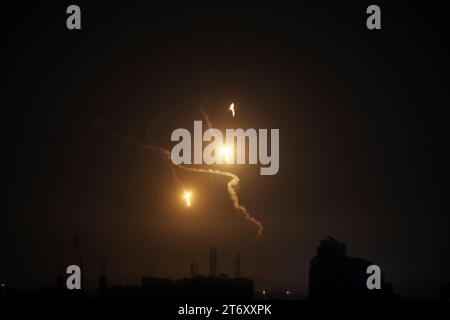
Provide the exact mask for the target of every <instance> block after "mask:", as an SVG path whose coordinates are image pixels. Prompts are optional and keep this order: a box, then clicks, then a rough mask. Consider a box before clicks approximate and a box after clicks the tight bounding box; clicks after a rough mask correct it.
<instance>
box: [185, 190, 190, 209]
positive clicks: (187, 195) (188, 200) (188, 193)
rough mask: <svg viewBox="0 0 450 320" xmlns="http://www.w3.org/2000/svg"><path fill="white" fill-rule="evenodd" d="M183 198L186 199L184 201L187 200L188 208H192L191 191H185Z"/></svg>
mask: <svg viewBox="0 0 450 320" xmlns="http://www.w3.org/2000/svg"><path fill="white" fill-rule="evenodd" d="M183 198H184V200H186V205H187V206H188V207H190V206H191V193H190V192H189V191H185V192H184V196H183Z"/></svg>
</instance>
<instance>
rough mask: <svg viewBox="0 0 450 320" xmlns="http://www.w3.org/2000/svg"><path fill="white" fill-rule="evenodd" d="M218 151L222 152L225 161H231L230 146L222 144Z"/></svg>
mask: <svg viewBox="0 0 450 320" xmlns="http://www.w3.org/2000/svg"><path fill="white" fill-rule="evenodd" d="M220 153H221V154H222V157H223V159H224V160H225V162H226V163H231V160H232V159H231V157H232V152H231V148H230V147H228V146H226V145H224V146H222V147H221V148H220Z"/></svg>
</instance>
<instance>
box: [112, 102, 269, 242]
mask: <svg viewBox="0 0 450 320" xmlns="http://www.w3.org/2000/svg"><path fill="white" fill-rule="evenodd" d="M200 113H201V114H202V116H203V117H204V118H205V121H206V123H207V125H208V128H211V127H212V122H211V120H210V118H209V116H208V114H207V113H206V112H205V111H204V110H203V109H202V108H200ZM158 117H160V116H158ZM155 120H156V119H153V121H152V122H151V124H153V123H154V122H155ZM114 136H116V137H118V138H120V139H122V140H125V141H127V142H131V143H133V144H135V145H137V146H139V147H142V148H146V149H149V150H152V151H154V152H157V153H159V154H160V155H161V156H162V157H163V158H164V162H165V163H166V164H167V165H168V166H169V168H170V170H171V172H172V176H173V177H174V179H175V180H176V182H177V183H178V184H180V185H181V186H182V187H183V182H182V181H181V179H180V178H179V177H178V175H177V173H176V171H175V168H180V169H181V170H185V171H190V172H197V173H205V174H214V175H219V176H223V177H228V178H230V180H229V181H228V183H227V191H228V194H229V195H230V199H231V203H232V205H233V207H234V208H235V209H236V211H238V212H240V213H241V214H242V215H243V216H244V218H245V219H246V220H248V221H250V222H251V223H253V224H254V225H255V227H256V228H257V232H256V236H255V240H256V239H258V238H259V237H261V235H262V233H263V230H264V226H263V224H262V223H261V221H259V220H257V219H256V218H255V217H253V216H252V215H251V214H250V212H249V211H248V210H247V208H246V207H244V206H243V205H241V204H240V202H239V196H238V194H237V191H236V188H237V187H238V186H239V182H240V179H239V177H238V176H237V175H235V174H234V173H231V172H228V171H221V170H217V169H202V168H194V167H186V166H184V165H175V164H174V163H173V162H172V158H171V155H170V151H169V150H167V149H165V148H163V147H161V146H158V145H154V143H153V140H152V138H151V134H150V135H149V140H150V141H151V142H152V144H148V143H144V142H142V141H139V140H137V139H135V138H132V137H129V136H124V135H120V134H117V133H114ZM183 189H184V187H183Z"/></svg>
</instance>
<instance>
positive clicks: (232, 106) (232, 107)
mask: <svg viewBox="0 0 450 320" xmlns="http://www.w3.org/2000/svg"><path fill="white" fill-rule="evenodd" d="M228 110H230V111H231V113H232V114H233V118H234V115H235V112H234V103H232V104H231V105H230V109H228Z"/></svg>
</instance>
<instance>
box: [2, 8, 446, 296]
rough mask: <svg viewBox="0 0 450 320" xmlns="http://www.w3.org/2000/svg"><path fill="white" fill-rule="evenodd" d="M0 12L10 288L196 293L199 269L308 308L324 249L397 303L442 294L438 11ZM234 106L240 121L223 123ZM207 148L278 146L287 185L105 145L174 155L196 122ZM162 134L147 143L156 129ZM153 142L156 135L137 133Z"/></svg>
mask: <svg viewBox="0 0 450 320" xmlns="http://www.w3.org/2000/svg"><path fill="white" fill-rule="evenodd" d="M242 2H243V1H241V2H240V3H235V4H233V3H231V2H228V1H226V2H222V3H216V2H215V1H214V2H213V1H210V2H206V3H200V2H195V4H194V3H193V2H192V1H190V2H186V3H183V4H170V5H169V4H168V5H166V6H162V4H160V5H159V6H156V5H153V4H150V3H147V2H144V1H142V2H132V3H128V2H125V1H120V2H113V3H110V2H106V3H103V4H101V3H96V4H93V3H92V2H91V3H88V2H86V3H85V2H78V1H77V2H76V4H78V5H79V6H80V7H81V11H82V30H80V31H69V30H67V28H66V18H67V14H66V13H65V12H66V7H67V6H68V5H70V4H72V2H66V1H59V2H58V3H48V2H47V3H46V2H39V3H36V2H33V3H32V4H30V5H28V6H26V5H24V4H22V3H21V4H20V5H19V4H2V14H1V18H0V21H1V32H2V34H3V35H2V55H1V65H2V67H1V70H2V78H3V81H4V83H3V85H2V93H1V102H0V104H1V109H2V116H1V120H2V129H3V135H2V142H3V148H2V149H3V157H2V159H3V161H2V168H3V172H2V182H3V183H2V188H3V189H2V210H1V215H2V217H1V273H2V274H4V275H5V276H6V277H7V278H8V279H9V280H10V281H11V282H13V283H15V284H17V286H21V287H31V286H40V285H54V284H55V281H56V275H57V274H58V273H62V272H64V270H65V267H66V266H67V265H69V264H73V263H77V262H78V256H77V252H76V248H75V244H74V240H73V239H74V235H78V237H79V239H80V244H81V251H82V255H83V259H84V263H85V272H86V274H87V284H88V286H90V287H92V288H95V287H96V286H97V277H98V275H99V272H100V263H101V261H107V265H108V266H107V269H108V276H109V281H110V282H111V283H117V284H122V283H128V284H138V283H140V279H141V277H142V276H143V275H145V274H146V273H147V265H150V264H152V265H153V269H154V271H153V272H154V274H155V275H156V276H160V277H169V278H180V277H187V276H189V264H190V262H191V261H192V260H194V261H195V262H196V263H197V264H198V265H199V272H200V273H202V274H208V271H209V268H208V263H209V260H208V250H209V247H210V246H213V245H214V246H217V247H218V255H219V257H218V263H219V271H220V272H221V273H226V274H229V275H234V272H235V271H234V256H235V253H236V252H238V251H240V252H241V257H242V272H241V273H242V275H243V276H246V277H249V278H252V279H254V280H255V285H256V289H258V290H260V289H267V290H287V289H289V290H294V291H296V292H299V293H304V294H306V293H307V277H308V270H309V261H310V259H311V258H312V257H313V256H314V255H315V253H316V247H317V246H318V244H319V241H320V240H321V239H322V238H324V237H326V236H333V237H335V238H337V239H338V240H340V241H343V242H345V243H347V252H348V254H349V255H351V256H358V257H363V258H366V259H369V260H371V261H373V262H374V263H376V264H379V265H380V267H381V269H382V271H383V272H385V273H386V276H387V280H388V281H390V282H392V283H393V286H394V288H395V290H396V291H397V292H398V293H400V294H403V295H404V296H406V297H419V298H421V297H436V296H437V294H438V290H439V284H440V283H443V282H448V281H450V234H449V232H448V228H449V224H450V217H449V207H450V206H449V197H448V196H449V160H450V159H449V140H448V138H447V135H448V131H449V126H448V125H449V111H448V106H449V84H450V81H449V76H448V75H449V71H450V64H449V45H448V38H449V37H448V31H449V24H448V11H447V10H446V8H443V7H442V4H440V3H438V2H436V3H431V4H430V3H427V4H425V3H424V2H422V3H421V4H420V5H419V4H417V5H413V4H411V3H410V2H409V1H404V2H401V1H398V2H397V1H396V2H395V4H393V3H384V2H380V1H375V2H373V3H376V4H378V5H380V7H381V11H382V29H381V30H376V31H369V30H368V29H367V28H366V18H367V16H368V15H367V14H366V13H365V11H366V8H367V6H368V5H369V4H373V3H372V2H365V1H354V2H350V1H344V2H338V1H319V2H318V1H309V2H302V1H296V2H292V3H291V4H263V3H261V2H253V3H246V4H243V3H242ZM231 102H234V103H235V104H236V107H237V116H236V118H235V119H233V118H232V117H231V113H230V112H229V111H228V106H229V105H230V104H231ZM201 105H203V109H204V110H205V111H206V112H207V113H208V114H209V116H210V117H211V120H212V121H213V124H214V126H215V127H217V128H233V127H240V128H267V129H271V128H279V129H280V170H279V172H278V174H277V175H275V176H261V175H259V165H234V166H229V168H230V171H232V172H234V173H236V174H237V175H239V177H240V178H241V186H240V189H239V195H240V199H241V202H242V204H244V205H245V206H246V207H247V208H248V209H249V211H250V212H251V213H252V214H253V215H254V216H255V217H256V218H258V219H259V220H261V221H262V222H263V224H264V226H265V233H264V235H263V237H262V239H260V240H259V241H256V242H254V241H253V237H254V235H255V232H256V230H255V228H254V226H253V225H251V224H250V223H248V222H247V221H245V219H243V218H242V217H241V216H239V215H238V214H236V213H235V212H234V210H233V208H232V206H231V203H230V200H229V197H228V194H227V191H226V182H227V179H223V178H218V177H211V176H208V175H201V174H195V173H188V172H183V171H178V174H179V177H180V178H181V179H182V180H183V182H184V183H185V185H186V186H188V187H189V188H190V189H192V190H193V193H194V199H193V206H192V207H191V208H189V209H187V208H186V207H185V206H184V205H183V202H182V201H181V200H180V198H181V193H182V190H181V189H180V187H179V185H177V184H176V182H175V181H174V179H173V177H172V174H171V171H170V169H169V167H168V166H167V165H166V164H165V163H164V161H163V160H162V158H161V157H160V156H159V155H158V154H156V153H154V152H152V151H149V150H147V149H145V148H141V147H138V146H136V145H134V144H132V143H129V142H127V141H125V140H123V139H119V138H117V135H126V136H131V137H134V138H136V139H138V140H140V141H144V142H145V141H149V136H150V135H151V136H152V139H153V140H155V141H156V142H157V143H158V144H160V145H163V146H165V147H166V148H171V147H172V146H173V145H174V143H172V142H171V141H170V133H171V132H172V131H173V130H174V129H176V128H181V127H182V128H187V129H189V130H191V131H193V121H194V120H202V116H201V114H200V112H199V107H200V106H201ZM155 118H157V119H158V120H157V121H154V124H153V126H150V123H152V121H153V120H154V119H155ZM149 127H151V130H150V129H149Z"/></svg>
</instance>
